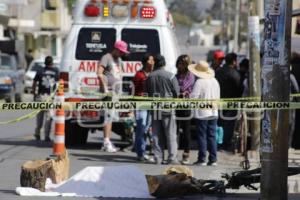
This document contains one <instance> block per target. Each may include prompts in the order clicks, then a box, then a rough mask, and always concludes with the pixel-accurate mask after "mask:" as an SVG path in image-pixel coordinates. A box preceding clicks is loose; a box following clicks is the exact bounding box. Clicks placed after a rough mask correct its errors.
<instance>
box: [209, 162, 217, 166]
mask: <svg viewBox="0 0 300 200" xmlns="http://www.w3.org/2000/svg"><path fill="white" fill-rule="evenodd" d="M207 165H208V166H213V167H215V166H218V164H217V162H209V163H207Z"/></svg>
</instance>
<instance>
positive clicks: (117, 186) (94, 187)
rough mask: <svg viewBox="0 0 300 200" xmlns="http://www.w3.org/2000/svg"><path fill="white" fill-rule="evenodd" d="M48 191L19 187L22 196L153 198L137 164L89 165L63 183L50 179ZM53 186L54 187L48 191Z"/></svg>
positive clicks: (18, 192) (17, 190)
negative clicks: (55, 183)
mask: <svg viewBox="0 0 300 200" xmlns="http://www.w3.org/2000/svg"><path fill="white" fill-rule="evenodd" d="M46 188H47V192H40V191H39V190H35V189H32V188H20V187H19V188H17V189H16V192H17V194H19V195H21V196H77V197H121V198H153V197H152V196H151V195H150V193H149V189H148V184H147V181H146V177H145V174H144V173H143V172H142V171H141V170H140V169H138V168H137V167H135V166H117V167H86V168H85V169H83V170H81V171H80V172H78V173H77V174H75V175H74V176H73V177H71V178H70V179H69V180H67V181H66V182H64V183H63V184H60V185H57V186H54V185H50V184H49V183H47V185H46ZM49 188H51V191H49Z"/></svg>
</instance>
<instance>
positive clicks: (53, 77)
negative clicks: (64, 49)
mask: <svg viewBox="0 0 300 200" xmlns="http://www.w3.org/2000/svg"><path fill="white" fill-rule="evenodd" d="M58 81H59V71H58V69H57V68H55V67H53V58H52V57H51V56H47V57H46V58H45V67H44V68H42V69H41V70H39V71H37V73H36V75H35V77H34V79H33V85H32V88H33V98H34V101H38V102H44V101H47V100H49V98H51V97H50V95H51V94H52V92H54V90H55V85H56V83H57V82H58ZM44 118H46V119H45V125H44V127H45V128H44V133H45V141H46V142H50V141H51V138H50V132H51V123H52V118H51V116H50V112H49V111H41V112H39V113H38V115H37V118H36V119H37V121H36V122H37V126H36V129H35V134H34V137H35V139H36V140H38V141H39V140H41V136H40V134H41V129H42V127H43V123H44Z"/></svg>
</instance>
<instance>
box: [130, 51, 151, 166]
mask: <svg viewBox="0 0 300 200" xmlns="http://www.w3.org/2000/svg"><path fill="white" fill-rule="evenodd" d="M154 63H155V62H154V56H152V55H151V54H146V55H145V56H144V57H143V59H142V64H143V68H142V69H141V70H140V71H138V72H137V73H136V75H135V76H134V78H133V83H134V86H135V88H134V91H135V92H134V94H135V96H144V88H145V82H146V80H147V78H148V75H149V74H150V73H151V72H152V71H153V68H154ZM135 118H136V132H135V151H136V153H137V156H138V160H139V161H151V159H150V158H149V157H148V156H147V154H146V145H147V142H146V133H147V132H148V131H149V130H150V125H151V116H150V112H149V111H147V110H136V112H135Z"/></svg>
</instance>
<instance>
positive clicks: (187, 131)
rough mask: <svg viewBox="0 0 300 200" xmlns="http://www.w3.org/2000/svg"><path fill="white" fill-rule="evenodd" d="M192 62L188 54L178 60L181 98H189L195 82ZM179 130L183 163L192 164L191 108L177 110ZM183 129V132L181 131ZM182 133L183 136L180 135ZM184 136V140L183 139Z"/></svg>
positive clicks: (177, 76)
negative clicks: (190, 68)
mask: <svg viewBox="0 0 300 200" xmlns="http://www.w3.org/2000/svg"><path fill="white" fill-rule="evenodd" d="M191 63H192V61H191V58H190V57H189V56H188V55H181V56H179V57H178V59H177V62H176V68H177V75H176V78H177V80H178V83H179V88H180V95H179V97H180V98H189V96H190V94H191V92H192V90H193V86H194V84H195V80H196V78H195V76H194V74H192V73H191V72H190V71H189V70H188V66H189V65H190V64H191ZM176 118H177V130H178V133H179V134H178V135H179V138H180V139H179V143H181V142H182V144H183V150H184V152H183V154H182V161H181V163H182V164H184V165H187V164H190V160H189V157H190V148H191V110H177V111H176ZM181 130H182V133H181ZM181 134H182V137H180V136H181ZM181 138H182V141H181Z"/></svg>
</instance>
